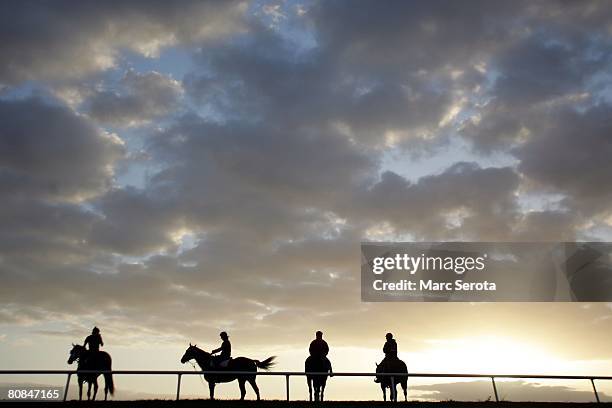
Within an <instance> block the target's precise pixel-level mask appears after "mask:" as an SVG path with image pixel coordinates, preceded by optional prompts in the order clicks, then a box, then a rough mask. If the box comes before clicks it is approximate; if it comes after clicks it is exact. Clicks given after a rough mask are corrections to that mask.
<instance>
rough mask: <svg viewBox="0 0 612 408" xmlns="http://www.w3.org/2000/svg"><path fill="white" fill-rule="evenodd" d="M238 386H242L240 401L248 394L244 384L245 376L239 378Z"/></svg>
mask: <svg viewBox="0 0 612 408" xmlns="http://www.w3.org/2000/svg"><path fill="white" fill-rule="evenodd" d="M238 387H240V401H243V400H244V396H245V395H246V388H245V386H244V378H238Z"/></svg>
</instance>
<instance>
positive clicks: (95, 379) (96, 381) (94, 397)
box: [92, 377, 98, 401]
mask: <svg viewBox="0 0 612 408" xmlns="http://www.w3.org/2000/svg"><path fill="white" fill-rule="evenodd" d="M93 384H94V395H93V398H92V400H94V401H95V399H96V395H98V377H96V378H94V383H93Z"/></svg>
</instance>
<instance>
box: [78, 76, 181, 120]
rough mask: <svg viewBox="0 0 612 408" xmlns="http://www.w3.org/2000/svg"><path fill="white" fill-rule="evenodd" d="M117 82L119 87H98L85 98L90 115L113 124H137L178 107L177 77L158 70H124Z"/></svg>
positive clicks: (179, 91)
mask: <svg viewBox="0 0 612 408" xmlns="http://www.w3.org/2000/svg"><path fill="white" fill-rule="evenodd" d="M120 85H121V88H122V90H121V91H118V92H117V91H99V92H96V93H94V94H93V95H92V96H91V97H90V98H88V100H87V103H88V105H89V114H90V115H91V116H92V117H93V118H94V119H96V120H98V121H99V122H102V123H105V124H111V125H117V126H139V125H142V124H145V123H148V122H150V121H151V120H153V119H155V118H157V117H163V116H164V115H167V114H169V113H172V112H175V111H176V110H178V108H179V99H180V97H181V94H182V93H183V89H182V87H181V84H180V83H179V82H178V81H176V80H174V79H172V78H169V77H167V76H164V75H162V74H160V73H158V72H148V73H145V74H140V73H137V72H135V71H133V70H131V71H128V72H127V73H126V74H125V76H124V77H123V78H122V79H121V81H120ZM123 89H124V91H123ZM122 91H123V92H122Z"/></svg>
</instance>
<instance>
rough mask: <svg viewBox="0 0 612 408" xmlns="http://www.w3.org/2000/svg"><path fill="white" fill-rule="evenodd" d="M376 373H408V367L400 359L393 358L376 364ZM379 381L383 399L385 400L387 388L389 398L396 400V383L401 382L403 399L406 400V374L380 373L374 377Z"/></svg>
mask: <svg viewBox="0 0 612 408" xmlns="http://www.w3.org/2000/svg"><path fill="white" fill-rule="evenodd" d="M376 373H377V374H379V373H406V374H408V368H407V367H406V363H404V362H403V361H402V360H400V359H399V358H398V359H394V360H387V361H386V362H385V364H376ZM376 378H377V379H378V381H379V382H380V389H381V390H382V392H383V399H384V400H385V401H386V400H387V391H386V389H387V388H389V390H390V392H389V399H390V400H391V401H397V388H396V387H397V384H398V383H400V384H402V388H403V389H404V400H405V401H408V375H393V376H388V375H381V376H377V377H376Z"/></svg>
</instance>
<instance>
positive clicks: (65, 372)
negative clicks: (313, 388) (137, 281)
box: [0, 370, 612, 402]
mask: <svg viewBox="0 0 612 408" xmlns="http://www.w3.org/2000/svg"><path fill="white" fill-rule="evenodd" d="M78 373H81V374H120V375H176V376H177V383H176V400H177V401H178V400H179V399H180V395H181V378H182V376H184V375H204V374H213V375H235V376H240V375H249V376H250V375H263V376H281V377H282V376H284V377H285V389H286V393H287V401H289V400H290V395H289V379H290V377H298V376H306V375H312V376H315V375H329V374H326V373H308V372H300V371H260V372H244V371H144V370H112V371H85V370H82V371H76V370H0V375H24V374H25V375H29V374H38V375H67V376H68V378H67V379H66V387H65V389H64V401H66V399H67V397H68V387H69V386H70V379H71V377H72V376H73V375H76V374H78ZM332 375H333V376H334V377H379V376H381V377H391V385H392V387H394V386H395V384H394V381H395V379H394V377H408V378H490V379H491V385H492V387H493V394H494V395H495V401H498V402H499V395H498V393H497V384H496V383H495V379H496V378H504V379H513V378H515V379H517V378H520V379H548V380H588V381H590V383H591V386H592V387H593V393H594V395H595V400H596V401H597V402H601V401H600V399H599V393H598V392H597V388H596V386H595V381H596V380H612V376H584V375H541V374H533V375H529V374H525V375H523V374H445V373H442V374H437V373H408V374H406V373H342V372H338V373H333V374H332Z"/></svg>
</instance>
